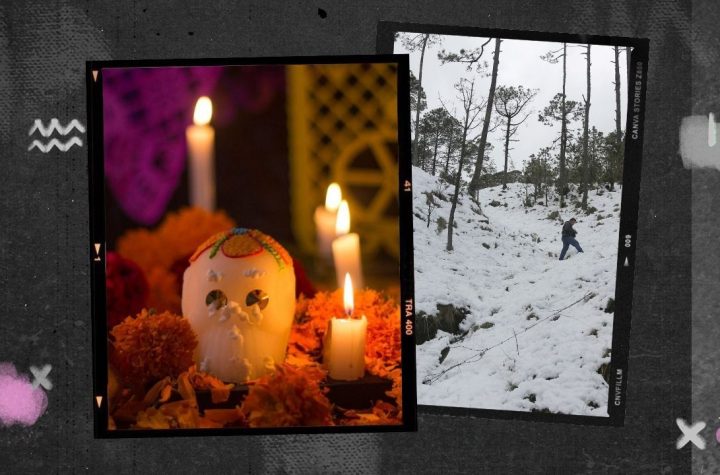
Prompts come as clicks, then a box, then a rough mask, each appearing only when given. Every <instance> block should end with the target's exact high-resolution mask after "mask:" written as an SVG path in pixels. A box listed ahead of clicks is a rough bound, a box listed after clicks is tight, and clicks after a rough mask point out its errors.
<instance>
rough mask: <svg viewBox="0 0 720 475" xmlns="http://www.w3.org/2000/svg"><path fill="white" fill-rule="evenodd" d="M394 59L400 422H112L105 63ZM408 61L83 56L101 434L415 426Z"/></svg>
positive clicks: (345, 59) (343, 59)
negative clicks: (121, 426) (117, 425)
mask: <svg viewBox="0 0 720 475" xmlns="http://www.w3.org/2000/svg"><path fill="white" fill-rule="evenodd" d="M356 63H394V64H396V65H397V89H398V95H397V96H398V99H397V117H398V130H397V134H398V135H397V137H398V172H399V173H398V176H399V181H398V201H399V203H398V205H399V236H400V283H399V284H400V301H399V302H398V304H399V306H400V319H401V322H400V328H401V335H400V344H401V351H402V410H403V417H402V424H400V425H358V426H322V427H307V426H302V427H273V428H222V429H214V428H208V429H169V430H166V429H150V430H145V429H133V430H109V429H108V406H107V399H108V397H107V384H108V341H107V338H108V337H107V335H108V330H109V329H108V325H107V318H106V288H105V278H106V275H105V255H106V235H105V233H106V227H105V175H104V148H103V126H104V125H103V71H104V70H106V69H108V68H152V67H174V66H245V65H305V64H356ZM408 74H409V66H408V56H407V55H393V54H388V55H348V56H297V57H262V58H217V59H213V58H203V59H167V60H138V61H88V62H87V63H86V73H85V75H86V87H87V120H88V176H89V195H90V196H89V198H90V199H89V202H90V241H89V243H88V245H89V247H88V250H89V258H90V264H91V298H92V332H93V347H92V348H93V388H92V394H88V397H89V399H90V400H91V402H92V406H93V414H94V435H95V437H96V438H123V437H168V436H170V437H176V436H210V435H212V436H215V435H248V434H295V433H308V434H313V433H355V432H398V431H416V430H417V410H416V394H415V391H416V381H415V340H414V335H413V330H414V322H415V320H414V318H415V314H414V308H413V292H414V289H413V285H414V284H413V252H412V249H413V246H412V216H411V208H412V196H411V193H410V188H409V185H408V184H409V183H410V182H411V168H410V157H409V150H410V148H409V147H410V125H409V111H410V106H409V93H408V90H409V85H408V84H409V76H408Z"/></svg>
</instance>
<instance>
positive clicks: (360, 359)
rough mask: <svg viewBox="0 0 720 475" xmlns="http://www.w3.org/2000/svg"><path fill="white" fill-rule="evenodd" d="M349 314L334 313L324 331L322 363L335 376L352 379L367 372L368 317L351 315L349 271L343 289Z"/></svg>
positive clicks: (335, 377)
mask: <svg viewBox="0 0 720 475" xmlns="http://www.w3.org/2000/svg"><path fill="white" fill-rule="evenodd" d="M343 296H344V298H343V300H344V304H345V314H346V317H347V318H335V317H333V318H332V319H331V320H330V322H329V324H328V329H327V333H326V334H325V342H324V352H323V363H324V364H325V366H326V367H327V369H328V375H329V376H330V378H332V379H336V380H340V381H352V380H354V379H360V378H362V377H363V376H364V375H365V339H366V337H367V318H365V315H363V316H362V317H360V318H351V317H352V313H353V303H354V302H353V287H352V279H351V277H350V274H345V288H344V292H343Z"/></svg>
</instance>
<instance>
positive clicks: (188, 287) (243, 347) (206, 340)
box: [182, 228, 295, 383]
mask: <svg viewBox="0 0 720 475" xmlns="http://www.w3.org/2000/svg"><path fill="white" fill-rule="evenodd" d="M182 309H183V315H185V316H186V317H187V318H188V320H189V322H190V324H191V326H192V328H193V330H194V331H195V333H196V334H197V336H198V346H197V350H196V352H195V361H196V363H197V364H198V367H199V368H200V370H201V371H206V372H208V373H210V374H212V375H214V376H216V377H218V378H220V379H222V380H223V381H226V382H234V383H243V382H246V381H248V380H251V379H255V378H258V377H260V376H262V375H264V374H266V373H267V372H268V371H271V370H273V369H274V367H275V364H280V363H282V362H283V361H284V359H285V350H286V347H287V343H288V338H289V335H290V329H291V325H292V322H293V315H294V311H295V274H294V271H293V262H292V258H291V257H290V254H289V253H288V252H287V251H286V250H285V249H284V248H283V247H282V246H281V245H280V244H279V243H278V242H277V241H275V240H274V239H273V238H271V237H270V236H268V235H266V234H264V233H262V232H260V231H258V230H255V229H245V228H234V229H232V230H230V231H226V232H221V233H219V234H216V235H215V236H213V237H211V238H210V239H208V240H207V241H206V242H205V243H203V244H202V245H201V246H200V247H198V249H197V251H196V252H195V254H193V255H192V257H191V258H190V266H189V267H188V268H187V270H186V271H185V274H184V278H183V290H182Z"/></svg>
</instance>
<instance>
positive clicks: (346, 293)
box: [343, 272, 355, 318]
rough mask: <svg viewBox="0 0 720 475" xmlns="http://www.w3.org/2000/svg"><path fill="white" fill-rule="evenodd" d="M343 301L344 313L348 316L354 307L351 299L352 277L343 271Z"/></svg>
mask: <svg viewBox="0 0 720 475" xmlns="http://www.w3.org/2000/svg"><path fill="white" fill-rule="evenodd" d="M343 303H344V304H345V315H347V316H348V318H350V316H351V315H352V313H353V309H354V307H355V305H354V304H355V302H354V301H353V285H352V279H351V278H350V273H349V272H346V273H345V286H344V289H343Z"/></svg>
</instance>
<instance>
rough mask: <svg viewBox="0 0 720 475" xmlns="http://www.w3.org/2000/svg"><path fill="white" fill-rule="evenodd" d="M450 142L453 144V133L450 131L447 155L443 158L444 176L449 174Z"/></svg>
mask: <svg viewBox="0 0 720 475" xmlns="http://www.w3.org/2000/svg"><path fill="white" fill-rule="evenodd" d="M452 142H453V132H452V130H451V131H450V138H449V139H448V146H447V155H446V156H445V175H447V174H448V173H450V170H449V168H450V157H451V156H452Z"/></svg>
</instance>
